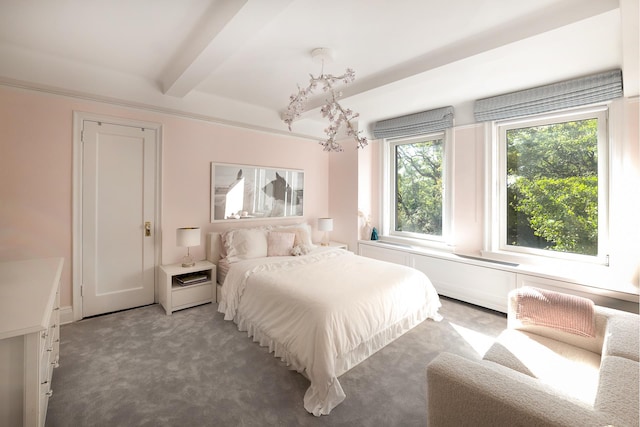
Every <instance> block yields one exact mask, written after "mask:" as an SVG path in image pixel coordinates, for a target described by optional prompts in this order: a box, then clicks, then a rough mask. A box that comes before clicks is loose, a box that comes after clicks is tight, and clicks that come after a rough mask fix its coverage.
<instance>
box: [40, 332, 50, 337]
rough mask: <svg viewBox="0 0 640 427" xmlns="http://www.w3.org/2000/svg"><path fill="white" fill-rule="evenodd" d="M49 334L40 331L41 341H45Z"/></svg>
mask: <svg viewBox="0 0 640 427" xmlns="http://www.w3.org/2000/svg"><path fill="white" fill-rule="evenodd" d="M48 335H49V334H48V333H47V331H42V334H41V335H40V336H41V337H42V339H45V338H46V337H47V336H48Z"/></svg>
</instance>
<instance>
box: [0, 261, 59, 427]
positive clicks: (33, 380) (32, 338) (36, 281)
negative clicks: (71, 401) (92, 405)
mask: <svg viewBox="0 0 640 427" xmlns="http://www.w3.org/2000/svg"><path fill="white" fill-rule="evenodd" d="M63 264H64V260H63V259H62V258H46V259H34V260H24V261H11V262H1V263H0V426H44V421H45V417H46V415H47V404H48V402H49V397H50V396H51V394H52V393H53V391H52V389H51V377H52V375H53V368H55V367H56V366H58V357H59V349H60V294H59V290H60V276H61V274H62V266H63Z"/></svg>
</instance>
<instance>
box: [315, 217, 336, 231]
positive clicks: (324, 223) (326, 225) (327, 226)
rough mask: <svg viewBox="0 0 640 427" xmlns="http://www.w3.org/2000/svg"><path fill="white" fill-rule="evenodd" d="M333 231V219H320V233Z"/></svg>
mask: <svg viewBox="0 0 640 427" xmlns="http://www.w3.org/2000/svg"><path fill="white" fill-rule="evenodd" d="M331 230H333V218H318V231H331Z"/></svg>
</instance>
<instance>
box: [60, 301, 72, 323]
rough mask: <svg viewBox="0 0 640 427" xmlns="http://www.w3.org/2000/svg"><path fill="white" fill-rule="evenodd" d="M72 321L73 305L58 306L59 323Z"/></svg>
mask: <svg viewBox="0 0 640 427" xmlns="http://www.w3.org/2000/svg"><path fill="white" fill-rule="evenodd" d="M72 322H73V307H71V306H70V305H69V306H67V307H60V324H61V325H65V324H67V323H72Z"/></svg>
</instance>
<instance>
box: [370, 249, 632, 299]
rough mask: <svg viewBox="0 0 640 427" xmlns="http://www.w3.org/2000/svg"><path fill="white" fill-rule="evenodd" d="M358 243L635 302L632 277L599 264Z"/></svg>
mask: <svg viewBox="0 0 640 427" xmlns="http://www.w3.org/2000/svg"><path fill="white" fill-rule="evenodd" d="M403 240H404V239H403ZM360 243H361V244H368V245H380V246H386V247H388V248H389V249H396V250H400V251H405V252H410V253H414V254H418V255H426V256H431V257H436V258H441V259H446V260H451V261H456V262H461V263H466V264H472V265H477V266H480V267H487V268H495V269H499V270H504V271H511V272H514V273H519V274H529V275H534V276H537V277H541V278H545V279H550V280H557V281H562V282H568V283H570V284H576V285H580V286H586V287H588V288H592V291H591V292H593V293H596V294H603V295H604V294H611V293H615V294H616V295H615V296H613V295H611V296H613V297H614V298H618V299H622V300H626V301H631V302H636V303H637V302H638V295H640V292H639V289H638V286H636V285H634V283H633V281H632V279H630V278H624V277H620V276H621V275H619V274H615V272H614V271H612V270H611V268H610V267H606V266H603V265H595V264H591V265H585V264H583V263H575V262H568V261H566V262H556V263H538V264H533V263H518V262H514V259H513V258H510V259H506V258H505V257H504V256H499V255H501V254H495V253H491V252H483V253H481V254H465V253H454V250H455V248H454V247H452V246H447V245H443V247H446V248H447V250H441V249H437V248H435V247H427V246H424V245H416V244H410V243H409V242H408V241H399V239H387V238H386V237H385V238H384V239H381V240H377V241H371V240H361V241H360Z"/></svg>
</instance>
